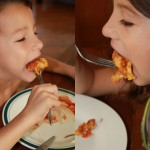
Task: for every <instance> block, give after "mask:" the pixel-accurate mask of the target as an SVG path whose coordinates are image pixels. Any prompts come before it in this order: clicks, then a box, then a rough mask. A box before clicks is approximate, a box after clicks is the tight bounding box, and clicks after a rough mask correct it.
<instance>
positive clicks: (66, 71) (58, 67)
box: [43, 56, 75, 79]
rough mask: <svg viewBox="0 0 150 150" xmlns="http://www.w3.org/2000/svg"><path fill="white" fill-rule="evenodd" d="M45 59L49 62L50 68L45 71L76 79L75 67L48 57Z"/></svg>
mask: <svg viewBox="0 0 150 150" xmlns="http://www.w3.org/2000/svg"><path fill="white" fill-rule="evenodd" d="M43 57H45V58H46V59H47V61H48V68H46V69H45V70H46V71H49V72H55V73H60V74H63V75H67V76H69V77H71V78H73V79H75V67H73V66H71V65H68V64H66V63H63V62H61V61H59V60H57V59H54V58H51V57H48V56H43Z"/></svg>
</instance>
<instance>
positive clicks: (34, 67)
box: [26, 58, 48, 75]
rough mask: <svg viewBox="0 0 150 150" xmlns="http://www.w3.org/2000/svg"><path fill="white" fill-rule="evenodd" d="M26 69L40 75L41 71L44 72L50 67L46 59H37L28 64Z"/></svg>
mask: <svg viewBox="0 0 150 150" xmlns="http://www.w3.org/2000/svg"><path fill="white" fill-rule="evenodd" d="M26 67H27V69H28V70H29V71H32V72H34V74H36V75H39V74H40V71H43V70H44V69H45V68H46V67H48V62H47V60H46V59H45V58H37V59H35V60H33V61H32V62H30V63H28V64H27V66H26Z"/></svg>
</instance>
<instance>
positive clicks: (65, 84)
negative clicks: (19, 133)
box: [0, 72, 75, 150]
mask: <svg viewBox="0 0 150 150" xmlns="http://www.w3.org/2000/svg"><path fill="white" fill-rule="evenodd" d="M43 79H44V82H45V83H51V84H56V85H57V86H58V87H60V88H64V89H67V90H70V91H72V92H74V90H75V83H74V80H73V79H71V78H70V77H67V76H63V75H60V74H55V73H48V72H44V73H43ZM36 84H39V81H38V80H37V79H36V80H34V81H33V82H32V83H31V84H29V85H28V87H27V88H29V87H33V86H34V85H36ZM0 116H2V111H1V112H0ZM2 126H3V123H2V118H0V127H2ZM12 150H29V148H26V147H25V146H23V145H21V144H20V143H17V144H16V145H15V146H14V147H13V148H12Z"/></svg>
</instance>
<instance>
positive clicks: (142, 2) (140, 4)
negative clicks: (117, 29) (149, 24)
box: [129, 0, 150, 18]
mask: <svg viewBox="0 0 150 150" xmlns="http://www.w3.org/2000/svg"><path fill="white" fill-rule="evenodd" d="M129 2H130V3H131V4H132V5H133V7H134V8H135V9H137V10H138V11H139V12H140V13H142V14H143V15H144V16H146V17H148V18H150V0H129Z"/></svg>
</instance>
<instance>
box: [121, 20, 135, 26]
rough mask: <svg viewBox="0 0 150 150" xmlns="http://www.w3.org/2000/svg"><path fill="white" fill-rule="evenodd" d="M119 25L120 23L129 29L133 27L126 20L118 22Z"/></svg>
mask: <svg viewBox="0 0 150 150" xmlns="http://www.w3.org/2000/svg"><path fill="white" fill-rule="evenodd" d="M120 23H121V24H122V25H124V26H125V27H131V26H133V25H134V24H133V23H132V22H129V21H126V20H124V19H122V20H120Z"/></svg>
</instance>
